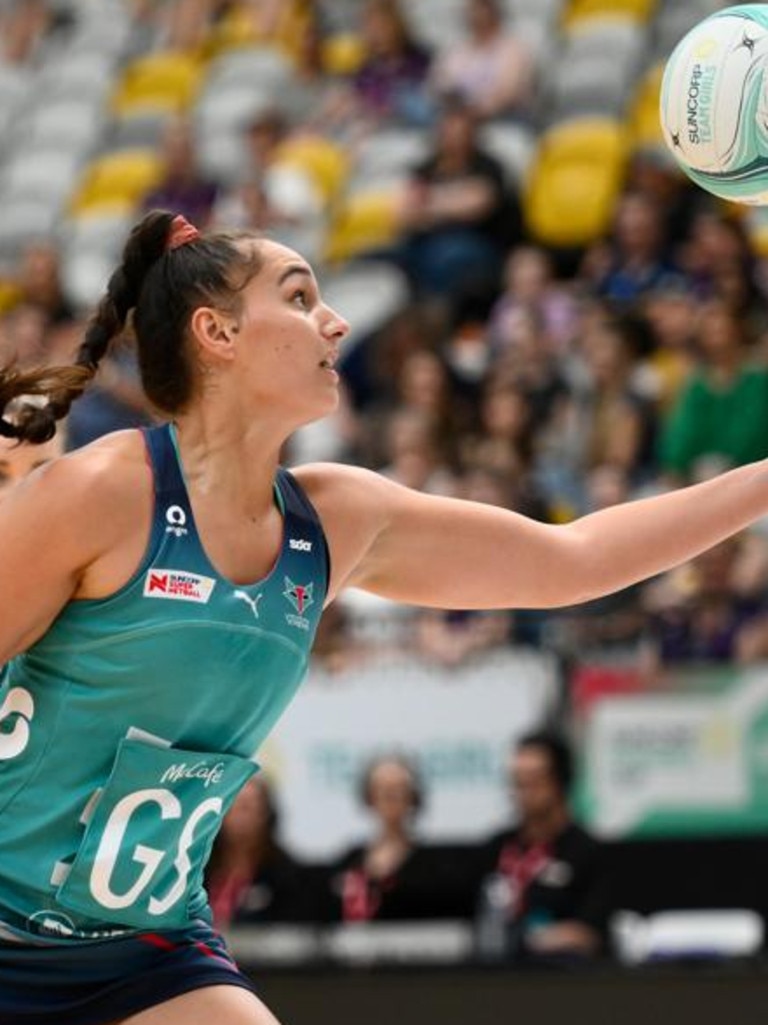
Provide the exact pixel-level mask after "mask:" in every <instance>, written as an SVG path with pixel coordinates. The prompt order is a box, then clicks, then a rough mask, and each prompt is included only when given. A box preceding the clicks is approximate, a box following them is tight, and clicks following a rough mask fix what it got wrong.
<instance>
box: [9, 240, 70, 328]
mask: <svg viewBox="0 0 768 1025" xmlns="http://www.w3.org/2000/svg"><path fill="white" fill-rule="evenodd" d="M17 284H18V286H19V293H20V298H21V301H22V302H23V303H26V304H28V305H29V306H36V307H37V308H38V309H40V310H41V311H42V312H43V313H44V314H45V318H46V322H47V324H48V325H51V326H56V327H58V326H64V325H66V324H69V323H71V322H72V321H73V320H74V319H75V310H74V308H73V307H72V304H71V303H70V302H69V300H68V299H67V297H66V295H65V293H64V288H63V285H62V281H61V265H60V257H59V251H58V249H57V248H56V246H55V245H53V243H51V242H34V243H31V244H30V245H28V246H27V247H26V248H25V249H24V252H23V253H22V257H21V263H20V265H19V273H18V279H17Z"/></svg>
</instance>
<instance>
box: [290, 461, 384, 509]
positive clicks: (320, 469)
mask: <svg viewBox="0 0 768 1025" xmlns="http://www.w3.org/2000/svg"><path fill="white" fill-rule="evenodd" d="M291 472H292V473H293V475H294V476H295V477H296V479H297V480H298V481H299V483H300V484H301V486H302V487H303V488H304V490H305V491H306V493H307V496H308V498H309V499H310V501H311V502H312V504H313V505H316V506H317V507H318V510H320V508H321V507H322V510H323V511H324V512H328V513H329V514H330V515H333V511H334V508H335V507H336V506H337V505H339V506H343V504H344V503H345V502H353V503H354V504H355V506H356V507H358V506H360V507H365V506H366V505H368V504H370V505H371V506H372V507H374V508H375V507H377V506H378V505H379V503H380V502H381V500H382V499H383V498H384V497H385V496H386V495H391V494H392V493H393V492H394V491H399V490H401V488H400V486H399V485H397V484H395V483H393V482H392V481H391V480H388V479H387V478H386V477H382V476H381V474H379V473H375V472H374V471H373V470H365V469H363V468H362V467H360V466H348V465H346V464H344V463H308V464H306V465H304V466H297V467H296V468H295V469H293V470H292V471H291ZM342 511H343V510H342V509H339V510H338V512H339V513H340V512H342Z"/></svg>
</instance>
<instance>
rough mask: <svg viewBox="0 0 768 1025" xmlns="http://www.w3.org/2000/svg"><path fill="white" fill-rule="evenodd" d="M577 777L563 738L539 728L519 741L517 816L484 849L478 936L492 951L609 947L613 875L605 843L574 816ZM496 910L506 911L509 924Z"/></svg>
mask: <svg viewBox="0 0 768 1025" xmlns="http://www.w3.org/2000/svg"><path fill="white" fill-rule="evenodd" d="M571 779H572V763H571V754H570V751H569V749H568V747H567V745H566V744H565V743H564V742H563V740H562V739H560V738H559V737H556V736H553V735H550V734H548V733H531V734H529V735H527V736H525V737H523V738H522V739H521V740H520V741H519V742H518V744H517V746H516V748H515V750H514V752H513V754H512V757H511V759H510V763H509V782H510V786H511V793H512V797H513V800H514V806H515V810H516V814H517V819H518V821H517V824H516V825H515V826H514V827H513V828H511V829H506V830H504V831H503V832H501V833H499V834H497V835H496V836H494V837H493V838H492V839H491V840H490V841H489V842H488V843H487V844H486V845H485V846H484V848H483V849H482V852H481V863H482V866H483V868H484V871H485V874H484V882H483V887H482V892H483V895H484V898H483V909H482V911H481V916H480V921H479V932H478V941H479V944H480V948H481V950H480V952H481V953H482V954H485V955H486V956H489V957H499V958H516V959H521V960H542V959H543V960H550V959H556V960H562V959H567V960H571V959H578V960H580V959H583V958H587V957H592V956H594V955H596V954H598V953H599V952H600V951H601V950H602V949H603V947H604V944H605V928H606V921H607V917H608V913H609V909H610V905H609V887H608V880H607V877H606V875H605V871H604V867H603V859H602V855H601V851H600V848H599V846H598V845H597V843H596V842H595V841H594V840H593V839H592V838H591V837H590V836H589V835H588V834H587V833H585V832H584V830H583V829H581V828H580V827H579V826H578V825H576V823H575V822H574V821H573V818H572V816H571V812H570V809H569V807H568V789H569V787H570V784H571ZM494 916H495V917H502V916H503V921H502V923H501V924H502V925H503V929H501V930H498V929H497V925H498V923H494V922H492V921H490V919H491V917H494ZM489 927H491V929H490V930H489ZM489 940H490V941H491V944H490V945H489V944H488V941H489ZM497 941H500V942H498V945H496V944H497Z"/></svg>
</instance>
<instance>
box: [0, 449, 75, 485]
mask: <svg viewBox="0 0 768 1025" xmlns="http://www.w3.org/2000/svg"><path fill="white" fill-rule="evenodd" d="M62 448H63V444H62V440H61V435H57V436H56V437H55V438H51V440H50V441H47V442H45V444H43V445H25V444H23V443H22V444H19V442H17V441H13V440H12V439H11V438H0V500H2V498H3V496H4V495H5V493H6V491H7V489H8V488H10V487H11V485H13V484H16V483H17V482H18V481H20V480H22V478H24V477H26V476H27V474H30V473H32V471H33V470H36V469H37V467H38V466H42V465H43V463H48V462H50V461H51V459H55V458H56V457H57V456H59V455H61V452H62Z"/></svg>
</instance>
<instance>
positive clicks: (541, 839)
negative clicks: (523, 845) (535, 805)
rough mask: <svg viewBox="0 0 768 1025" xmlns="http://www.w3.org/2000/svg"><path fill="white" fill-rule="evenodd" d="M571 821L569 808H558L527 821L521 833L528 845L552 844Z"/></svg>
mask: <svg viewBox="0 0 768 1025" xmlns="http://www.w3.org/2000/svg"><path fill="white" fill-rule="evenodd" d="M570 821H571V818H570V815H569V814H568V810H567V808H564V807H561V806H557V807H555V808H552V809H550V810H549V811H547V812H542V813H541V814H540V815H537V816H535V817H534V818H530V819H527V820H526V821H525V822H524V823H523V825H522V827H521V830H520V832H521V833H522V836H523V838H524V840H525V841H526V842H527V843H551V842H552V841H553V840H555V839H556V838H557V837H558V836H559V835H560V834H561V833H562V832H563V830H564V829H565V828H566V827H567V826H568V823H569V822H570Z"/></svg>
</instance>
